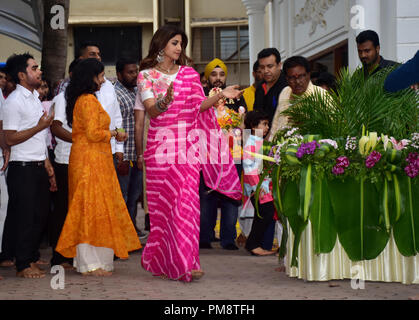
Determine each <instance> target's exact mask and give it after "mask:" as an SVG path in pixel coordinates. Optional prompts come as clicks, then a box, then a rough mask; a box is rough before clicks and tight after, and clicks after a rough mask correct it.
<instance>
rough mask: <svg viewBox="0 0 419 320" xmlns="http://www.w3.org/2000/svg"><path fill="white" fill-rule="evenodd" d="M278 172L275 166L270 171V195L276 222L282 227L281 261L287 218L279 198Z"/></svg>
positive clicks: (285, 246) (284, 247)
mask: <svg viewBox="0 0 419 320" xmlns="http://www.w3.org/2000/svg"><path fill="white" fill-rule="evenodd" d="M280 172H281V167H280V166H276V167H275V168H274V169H273V170H272V195H273V198H274V205H275V209H276V212H277V214H278V220H279V222H280V223H281V225H282V237H281V245H280V247H279V259H280V260H281V259H283V258H284V257H285V255H286V253H287V242H288V226H287V221H288V220H287V217H286V216H285V215H284V209H283V205H282V198H281V187H280Z"/></svg>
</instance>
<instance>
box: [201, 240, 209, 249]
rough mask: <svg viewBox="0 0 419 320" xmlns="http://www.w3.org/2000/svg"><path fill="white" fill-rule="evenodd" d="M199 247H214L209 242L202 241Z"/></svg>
mask: <svg viewBox="0 0 419 320" xmlns="http://www.w3.org/2000/svg"><path fill="white" fill-rule="evenodd" d="M199 249H212V245H211V243H209V242H200V243H199Z"/></svg>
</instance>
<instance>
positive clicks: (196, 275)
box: [191, 270, 205, 280]
mask: <svg viewBox="0 0 419 320" xmlns="http://www.w3.org/2000/svg"><path fill="white" fill-rule="evenodd" d="M191 274H192V279H193V280H199V279H201V278H202V277H203V276H204V274H205V272H204V271H203V270H192V271H191Z"/></svg>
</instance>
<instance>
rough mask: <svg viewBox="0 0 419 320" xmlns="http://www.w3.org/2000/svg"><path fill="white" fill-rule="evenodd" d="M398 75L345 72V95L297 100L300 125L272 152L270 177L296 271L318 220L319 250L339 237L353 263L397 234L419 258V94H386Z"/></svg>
mask: <svg viewBox="0 0 419 320" xmlns="http://www.w3.org/2000/svg"><path fill="white" fill-rule="evenodd" d="M391 71H392V69H391V68H388V69H384V70H382V71H379V72H377V73H376V74H374V75H371V76H370V77H368V78H367V79H366V78H365V77H364V75H363V72H359V71H358V72H354V73H351V72H350V71H349V70H347V69H343V70H341V73H340V75H339V77H338V80H337V86H336V90H335V91H331V92H329V93H328V94H327V95H323V94H321V93H318V92H314V93H313V94H310V95H304V96H301V97H297V96H296V97H294V99H293V102H292V105H291V106H290V107H289V108H288V109H287V110H286V111H284V112H283V115H284V116H286V117H287V119H288V123H289V125H290V127H288V128H285V129H284V130H281V131H279V132H277V133H276V135H275V137H274V139H273V141H272V145H271V147H270V152H269V156H265V155H263V158H264V160H265V161H264V165H265V167H264V171H263V172H262V175H270V176H271V178H272V193H273V197H274V204H275V208H276V210H277V212H278V217H279V220H280V221H281V222H282V223H283V229H284V230H287V227H288V226H289V227H290V228H291V230H292V232H293V235H294V241H293V246H292V252H290V253H289V255H290V258H291V259H290V261H291V266H298V252H299V250H298V248H299V244H300V239H301V236H302V233H303V231H304V230H305V228H306V227H307V225H308V224H309V222H310V224H311V231H312V240H313V247H312V248H313V251H314V252H313V253H315V254H320V253H330V252H331V251H332V250H333V248H334V247H335V244H336V241H337V239H339V242H340V244H341V245H342V247H343V249H344V250H345V252H346V253H347V255H348V257H349V259H350V260H352V261H361V260H370V259H375V258H376V257H378V255H379V254H380V253H381V252H382V251H383V250H384V248H385V247H386V245H387V244H388V242H389V239H390V238H391V237H393V238H394V241H395V243H396V246H397V249H398V251H399V252H400V254H402V255H403V256H415V255H417V254H419V237H418V235H419V179H418V178H417V177H418V175H419V160H418V159H419V108H418V105H419V96H418V95H417V94H416V93H415V92H414V91H413V90H410V89H407V90H403V91H402V92H399V93H397V94H389V93H387V92H385V91H384V89H383V86H384V81H385V79H386V77H387V75H388V74H389V73H390V72H391ZM367 130H368V131H367ZM379 134H380V135H379ZM255 156H257V155H255ZM286 242H287V241H286V240H285V241H282V242H281V249H280V258H282V257H283V256H284V254H285V251H286V250H284V247H283V246H282V244H284V243H286ZM310 250H311V249H310Z"/></svg>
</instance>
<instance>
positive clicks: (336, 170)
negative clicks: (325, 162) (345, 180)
mask: <svg viewBox="0 0 419 320" xmlns="http://www.w3.org/2000/svg"><path fill="white" fill-rule="evenodd" d="M332 173H333V174H334V175H335V176H339V175H341V174H344V173H345V169H344V168H343V167H339V166H337V165H336V166H334V167H333V169H332Z"/></svg>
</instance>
